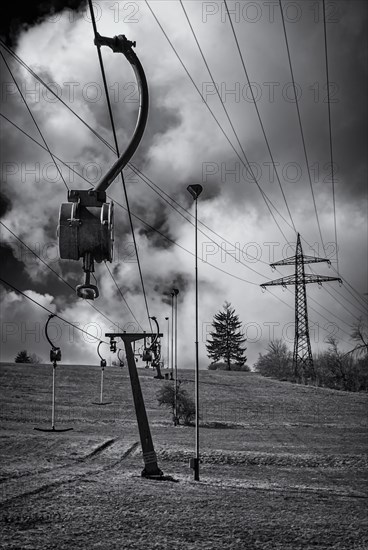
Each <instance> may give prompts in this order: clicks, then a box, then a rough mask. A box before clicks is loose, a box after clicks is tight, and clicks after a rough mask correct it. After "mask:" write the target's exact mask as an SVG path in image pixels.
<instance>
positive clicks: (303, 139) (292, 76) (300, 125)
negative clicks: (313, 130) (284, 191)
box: [279, 0, 326, 256]
mask: <svg viewBox="0 0 368 550" xmlns="http://www.w3.org/2000/svg"><path fill="white" fill-rule="evenodd" d="M279 4H280V11H281V19H282V26H283V29H284V36H285V43H286V50H287V56H288V60H289V68H290V73H291V79H292V83H293V90H294V96H295V106H296V110H297V115H298V121H299V127H300V133H301V138H302V144H303V151H304V157H305V162H306V166H307V171H308V178H309V185H310V189H311V194H312V199H313V207H314V212H315V214H316V219H317V225H318V231H319V236H320V238H321V243H322V246H323V251H324V254H325V256H326V248H325V245H324V242H323V238H322V232H321V225H320V223H319V217H318V212H317V205H316V199H315V196H314V191H313V185H312V176H311V173H310V167H309V161H308V154H307V146H306V143H305V137H304V131H303V125H302V119H301V115H300V109H299V101H298V94H297V91H296V85H295V79H294V71H293V66H292V63H291V56H290V48H289V41H288V37H287V33H286V26H285V19H284V11H283V8H282V0H279Z"/></svg>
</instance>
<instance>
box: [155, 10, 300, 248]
mask: <svg viewBox="0 0 368 550" xmlns="http://www.w3.org/2000/svg"><path fill="white" fill-rule="evenodd" d="M145 2H146V4H147V6H148V8H149V10H150V12H151V13H152V15H153V17H154V19H155V20H156V22H157V24H158V26H159V27H160V29H161V31H162V32H163V34H164V36H165V37H166V39H167V41H168V42H169V44H170V46H171V48H172V50H173V51H174V53H175V55H176V57H177V58H178V60H179V62H180V64H181V65H182V67H183V69H184V70H185V72H186V74H187V76H188V77H189V79H190V81H191V82H192V84H193V86H194V87H195V89H196V91H197V93H198V94H199V96H200V97H201V99H202V101H203V103H204V105H205V106H206V107H207V109H208V110H209V112H210V113H211V115H212V117H213V119H214V120H215V122H216V124H217V126H218V127H219V128H220V130H221V132H222V134H223V135H224V136H225V139H226V140H227V141H228V143H229V145H230V147H231V148H232V149H233V151H234V152H235V154H236V156H237V157H238V158H239V160H240V162H241V163H242V164H243V166H244V167H245V168H246V170H247V171H248V172H249V173H250V175H251V176H252V178H253V180H254V182H255V184H256V186H257V187H258V190H259V191H260V193H261V195H262V198H263V200H264V202H265V204H266V206H267V209H268V211H269V212H270V214H271V216H272V218H273V220H274V222H275V224H276V225H277V227H278V229H279V231H280V233H281V235H282V236H283V237H284V239H285V241H286V242H288V239H287V238H286V236H285V234H284V232H283V230H282V229H281V227H280V225H279V223H278V222H277V220H276V218H275V215H274V213H273V212H272V210H271V208H270V205H271V206H272V207H273V208H274V210H275V211H276V212H277V213H278V215H279V216H280V217H281V218H282V219H283V220H284V221H285V223H286V224H287V225H289V226H290V224H289V222H288V221H287V220H285V218H284V216H283V215H282V214H281V213H280V212H279V210H278V209H277V208H276V206H275V205H274V204H273V203H272V201H271V200H270V199H269V198H268V196H267V195H266V193H265V192H264V191H263V189H262V187H261V186H260V184H259V182H258V180H257V178H256V176H255V174H254V172H253V170H252V167H251V166H250V164H249V161H248V159H247V158H246V157H245V158H246V162H247V163H248V166H247V165H246V164H245V161H244V159H243V158H242V157H241V156H240V155H239V153H238V151H237V150H236V149H235V147H234V145H233V143H232V142H231V140H230V138H229V136H228V135H227V134H226V132H225V130H224V129H223V127H222V126H221V124H220V122H219V120H218V119H217V117H216V115H215V114H214V112H213V111H212V109H211V107H210V106H209V105H208V103H207V101H206V100H205V99H204V97H203V95H202V94H201V91H200V90H199V88H198V86H197V85H196V83H195V82H194V80H193V77H192V76H191V74H190V73H189V71H188V69H187V68H186V66H185V64H184V62H183V61H182V59H181V57H180V55H179V54H178V52H177V51H176V49H175V47H174V45H173V43H172V42H171V40H170V38H169V37H168V35H167V34H166V32H165V30H164V28H163V27H162V25H161V23H160V22H159V20H158V18H157V16H156V14H155V13H154V11H153V10H152V8H151V6H150V5H149V3H148V1H147V0H145ZM290 227H292V226H290Z"/></svg>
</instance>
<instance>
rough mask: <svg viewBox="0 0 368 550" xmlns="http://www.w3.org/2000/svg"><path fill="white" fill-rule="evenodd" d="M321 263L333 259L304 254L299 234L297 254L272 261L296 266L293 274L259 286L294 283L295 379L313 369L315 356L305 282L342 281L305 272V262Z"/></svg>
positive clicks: (320, 283)
mask: <svg viewBox="0 0 368 550" xmlns="http://www.w3.org/2000/svg"><path fill="white" fill-rule="evenodd" d="M320 262H327V263H328V264H329V265H331V262H330V260H327V259H326V258H316V257H314V256H306V255H304V254H303V249H302V245H301V242H300V235H299V233H298V239H297V243H296V251H295V256H292V257H290V258H286V259H285V260H280V261H279V262H274V263H272V264H270V265H271V267H272V268H275V267H276V266H280V265H295V273H294V275H289V276H287V277H281V278H280V279H275V280H274V281H268V282H267V283H262V284H261V285H260V286H261V287H262V288H264V287H266V286H278V285H281V286H283V287H285V288H286V286H287V285H295V338H294V353H293V367H294V375H295V378H296V379H300V376H301V375H304V374H305V373H307V372H311V371H313V357H312V351H311V345H310V338H309V324H308V309H307V293H306V288H305V285H306V284H308V283H318V284H319V285H320V286H322V283H323V282H326V281H339V283H340V284H342V280H341V279H340V278H339V277H325V276H324V275H309V274H306V273H305V270H304V265H305V264H313V263H320Z"/></svg>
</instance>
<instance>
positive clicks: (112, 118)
mask: <svg viewBox="0 0 368 550" xmlns="http://www.w3.org/2000/svg"><path fill="white" fill-rule="evenodd" d="M88 4H89V9H90V13H91V19H92V26H93V32H94V35H95V43H96V47H97V53H98V59H99V63H100V68H101V73H102V80H103V84H104V89H105V95H106V101H107V105H108V109H109V115H110V122H111V127H112V132H113V135H114V141H115V147H116V154H117V156H120V151H119V144H118V140H117V136H116V129H115V123H114V117H113V114H112V109H111V102H110V96H109V91H108V88H107V80H106V75H105V69H104V64H103V59H102V55H101V48H100V47H99V46H98V42H97V34H98V33H97V25H96V19H95V14H94V11H93V4H92V0H88ZM120 175H121V180H122V182H123V189H124V197H125V203H126V205H127V211H128V218H129V224H130V230H131V232H132V238H133V243H134V249H135V254H136V257H137V266H138V271H139V277H140V280H141V285H142V292H143V297H144V303H145V306H146V311H147V318H148V323H149V326H150V329H151V332H152V323H151V316H150V312H149V309H148V302H147V295H146V289H145V286H144V280H143V273H142V267H141V262H140V259H139V254H138V247H137V241H136V238H135V233H134V226H133V220H132V215H131V213H130V206H129V199H128V193H127V188H126V185H125V179H124V174H123V170H121V171H120Z"/></svg>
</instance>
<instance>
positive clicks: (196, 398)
mask: <svg viewBox="0 0 368 550" xmlns="http://www.w3.org/2000/svg"><path fill="white" fill-rule="evenodd" d="M197 220H198V216H197V198H196V200H195V308H196V321H195V329H196V341H195V457H196V460H195V465H194V480H195V481H199V357H198V236H197Z"/></svg>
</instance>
